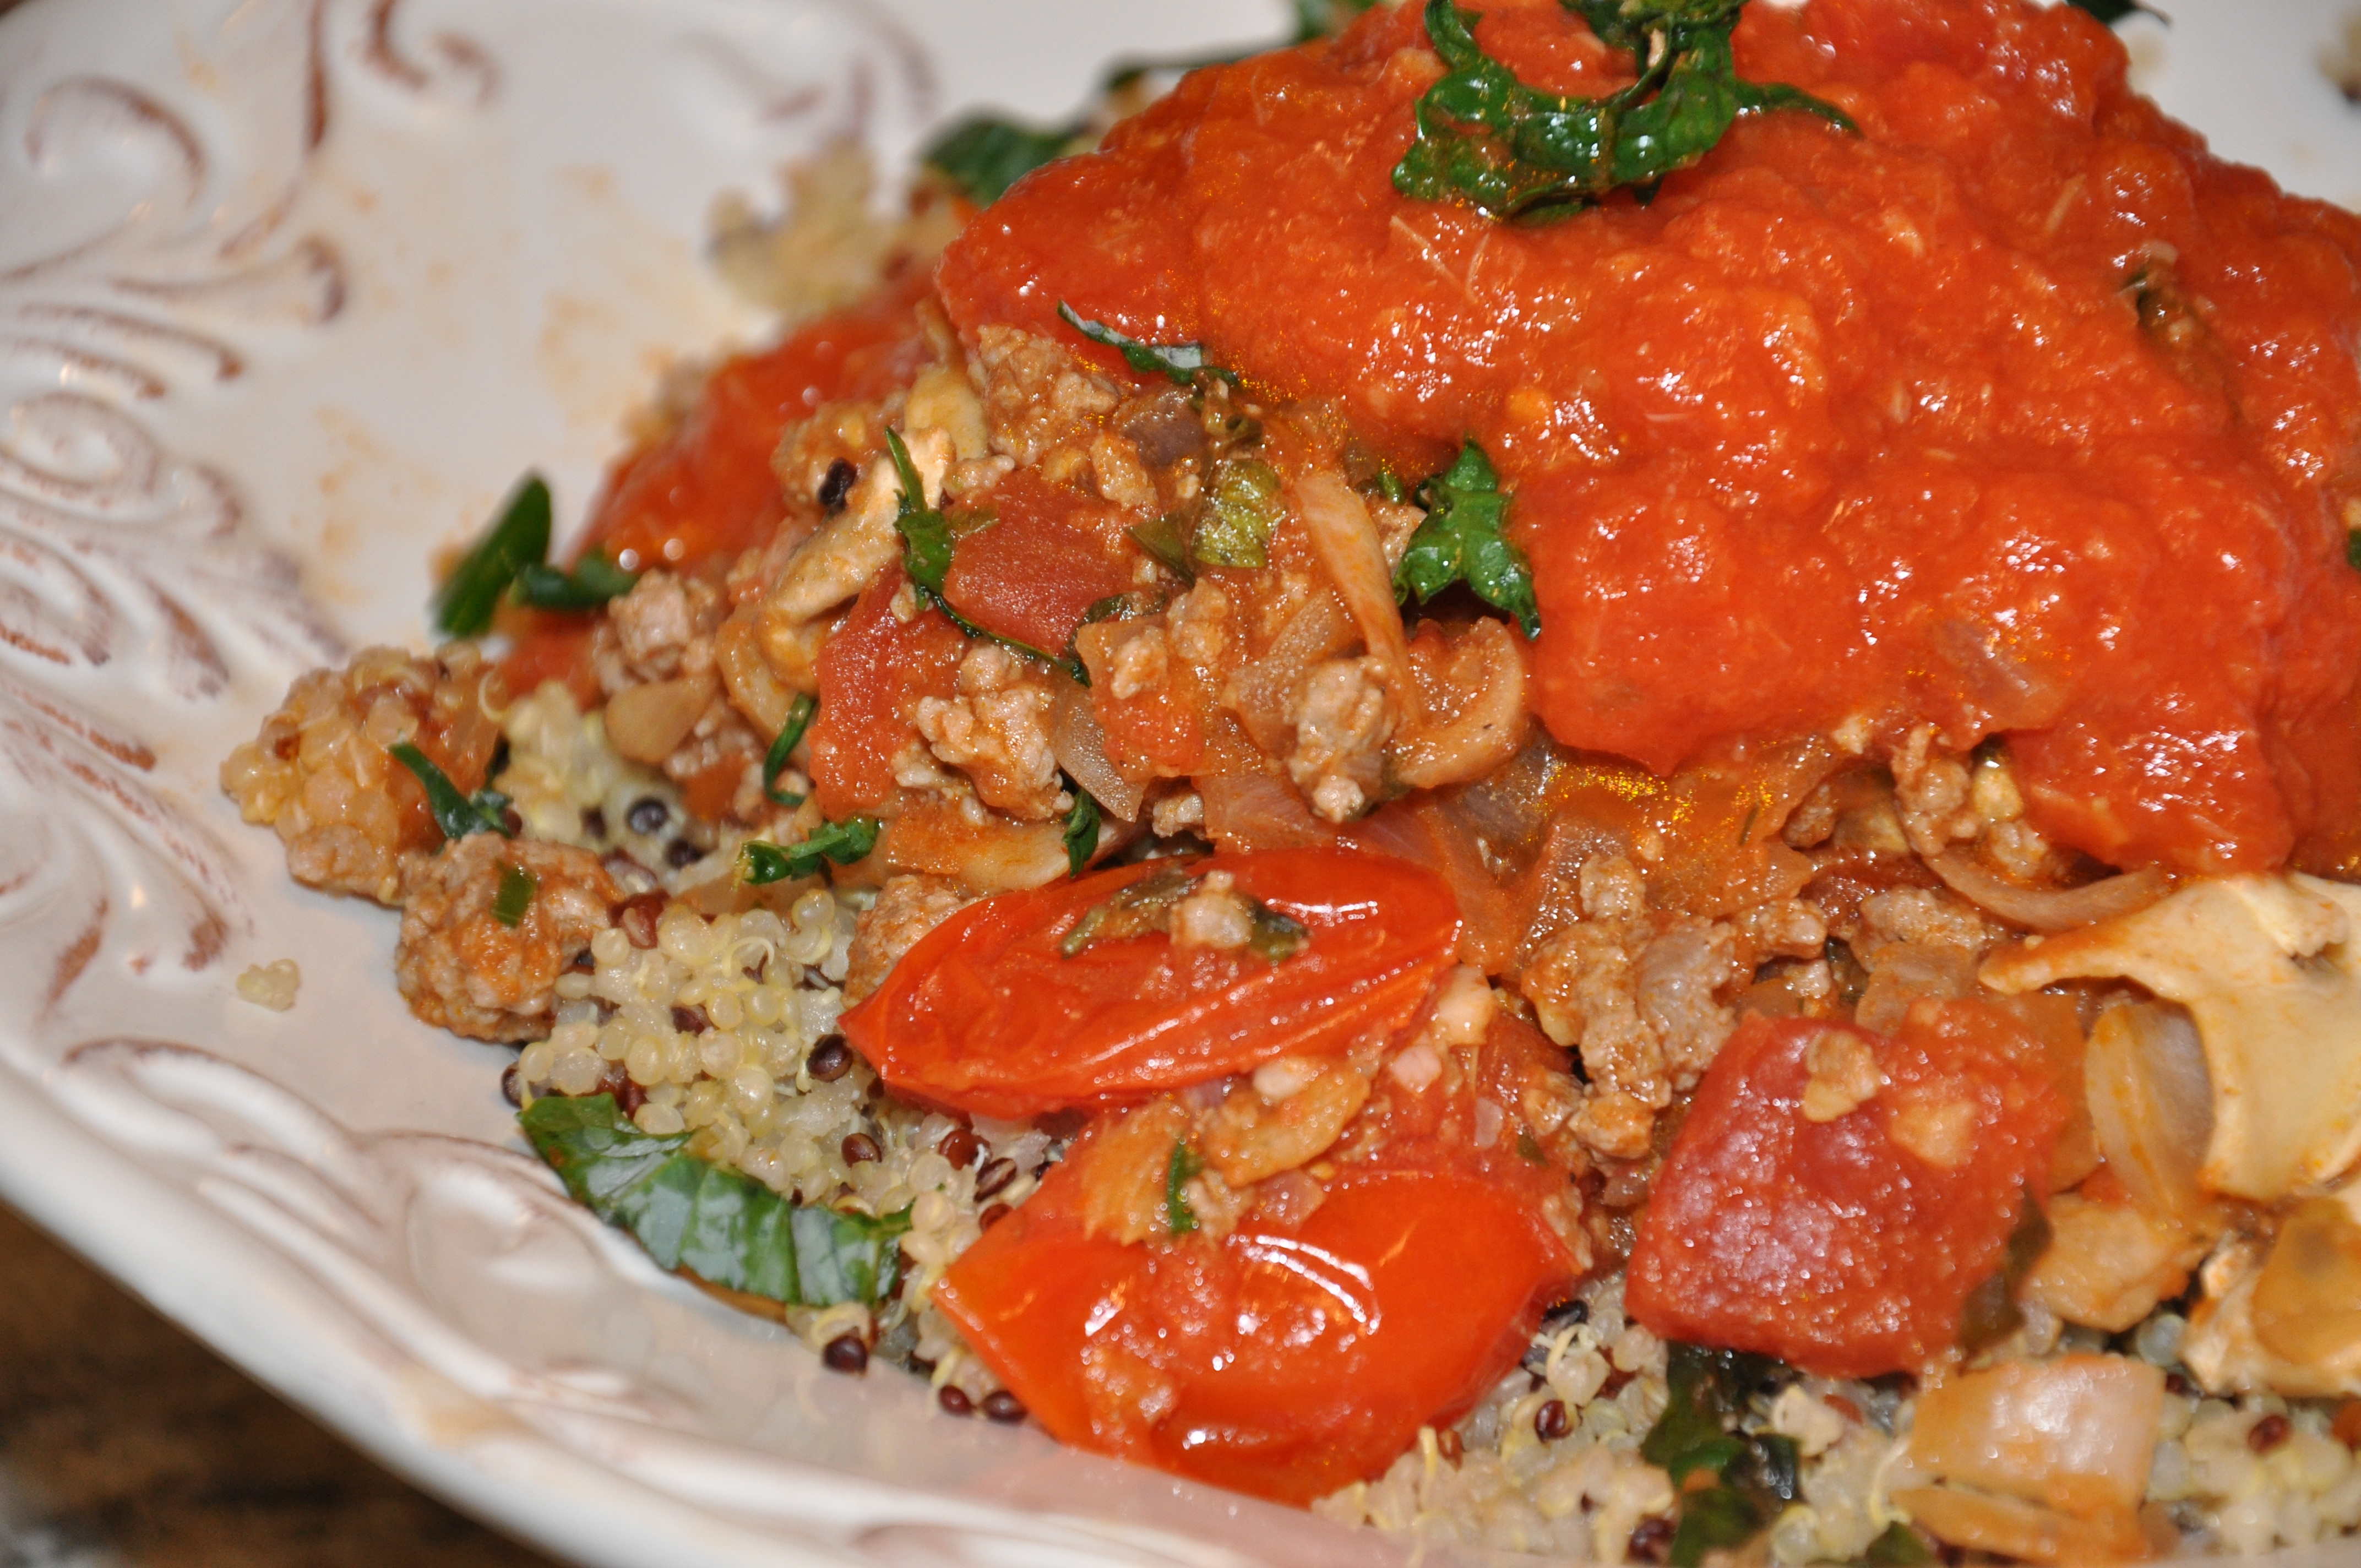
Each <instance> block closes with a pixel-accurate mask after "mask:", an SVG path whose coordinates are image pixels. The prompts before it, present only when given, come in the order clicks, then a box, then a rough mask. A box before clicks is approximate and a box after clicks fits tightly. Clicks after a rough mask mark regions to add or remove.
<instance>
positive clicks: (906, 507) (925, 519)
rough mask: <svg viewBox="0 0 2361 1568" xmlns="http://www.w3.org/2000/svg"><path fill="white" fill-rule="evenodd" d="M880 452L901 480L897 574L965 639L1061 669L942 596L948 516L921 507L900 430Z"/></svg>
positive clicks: (923, 491)
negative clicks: (905, 577)
mask: <svg viewBox="0 0 2361 1568" xmlns="http://www.w3.org/2000/svg"><path fill="white" fill-rule="evenodd" d="M885 450H886V452H887V454H888V455H891V456H892V458H893V460H894V477H895V478H896V479H898V480H899V481H900V482H901V489H900V491H899V493H898V494H897V495H896V497H895V511H894V527H895V530H896V531H897V532H900V534H901V535H902V570H903V571H905V572H906V573H908V574H909V577H910V581H911V583H912V585H913V586H915V587H917V590H918V592H919V594H920V595H921V596H922V598H923V602H925V603H928V604H931V605H933V606H934V607H935V608H936V609H939V610H941V611H942V612H943V613H944V614H945V615H947V616H949V617H950V621H951V624H952V625H954V626H956V627H958V628H959V629H960V630H961V631H962V632H964V633H965V634H966V635H968V636H970V637H973V638H976V639H979V640H988V641H994V642H997V643H999V644H1000V645H1001V646H1002V647H1004V648H1006V649H1008V650H1009V651H1010V652H1016V653H1022V654H1024V655H1025V656H1026V657H1027V658H1028V659H1038V660H1040V661H1041V662H1042V663H1045V664H1059V665H1061V666H1062V665H1063V664H1064V661H1062V660H1059V659H1054V658H1052V657H1050V656H1049V654H1047V653H1044V652H1041V650H1040V649H1038V648H1036V647H1034V646H1033V645H1032V644H1031V643H1029V642H1020V641H1017V640H1016V638H1014V637H1003V636H1002V635H1001V634H1000V633H999V632H997V631H986V630H984V629H983V627H981V626H978V625H977V624H976V623H975V622H973V621H972V620H969V619H968V618H967V617H966V616H964V615H961V613H960V612H959V610H958V609H957V608H956V607H954V606H953V605H952V603H951V601H950V599H948V598H944V597H943V584H944V583H945V582H947V581H949V580H950V575H951V541H952V540H953V539H954V538H955V537H956V536H957V532H959V531H958V530H956V529H955V528H954V526H953V524H952V521H951V520H950V518H949V517H947V516H945V515H944V514H943V513H942V512H941V511H939V510H936V509H935V508H933V507H930V506H928V504H927V487H926V485H925V484H924V482H922V481H921V480H920V479H919V477H918V470H917V466H916V465H915V464H913V463H912V462H911V461H910V448H909V447H908V446H907V445H906V444H904V442H903V440H902V436H901V433H900V432H898V431H893V430H889V431H887V432H886V433H885Z"/></svg>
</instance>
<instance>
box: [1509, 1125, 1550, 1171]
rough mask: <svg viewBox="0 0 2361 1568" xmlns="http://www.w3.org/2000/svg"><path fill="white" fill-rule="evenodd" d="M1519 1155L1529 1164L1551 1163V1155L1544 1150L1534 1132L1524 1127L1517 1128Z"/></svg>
mask: <svg viewBox="0 0 2361 1568" xmlns="http://www.w3.org/2000/svg"><path fill="white" fill-rule="evenodd" d="M1517 1157H1518V1158H1519V1159H1521V1160H1523V1161H1524V1162H1525V1163H1526V1164H1528V1165H1547V1164H1548V1163H1549V1156H1548V1155H1547V1154H1545V1153H1543V1151H1542V1146H1541V1145H1540V1143H1538V1142H1537V1141H1535V1139H1534V1137H1533V1135H1532V1132H1531V1131H1530V1130H1528V1129H1526V1128H1524V1127H1519V1128H1518V1129H1517Z"/></svg>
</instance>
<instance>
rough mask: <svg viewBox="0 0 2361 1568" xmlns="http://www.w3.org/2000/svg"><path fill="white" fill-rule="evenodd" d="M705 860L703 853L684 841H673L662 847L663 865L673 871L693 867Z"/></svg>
mask: <svg viewBox="0 0 2361 1568" xmlns="http://www.w3.org/2000/svg"><path fill="white" fill-rule="evenodd" d="M703 859H705V851H704V850H700V849H698V848H697V846H696V845H694V844H692V843H690V842H689V841H688V840H687V839H674V840H673V841H672V842H671V843H669V844H666V845H665V846H664V864H666V865H668V866H670V867H671V868H672V869H673V870H675V871H680V870H682V869H683V868H685V867H688V866H693V865H695V864H697V861H701V860H703Z"/></svg>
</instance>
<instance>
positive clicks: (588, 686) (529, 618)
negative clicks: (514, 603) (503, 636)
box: [500, 610, 599, 708]
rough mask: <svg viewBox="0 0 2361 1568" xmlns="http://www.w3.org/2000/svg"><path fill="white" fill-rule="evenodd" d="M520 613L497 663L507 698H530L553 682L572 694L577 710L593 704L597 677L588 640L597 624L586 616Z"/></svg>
mask: <svg viewBox="0 0 2361 1568" xmlns="http://www.w3.org/2000/svg"><path fill="white" fill-rule="evenodd" d="M520 613H521V615H522V618H523V620H522V624H521V625H520V626H518V627H517V628H516V630H514V631H513V632H512V633H511V646H510V648H509V654H508V657H507V658H505V659H502V660H501V661H500V679H501V681H502V682H503V683H504V684H505V685H507V686H508V688H509V695H510V696H511V697H526V696H532V695H533V693H535V692H537V691H539V690H540V689H541V688H542V687H543V686H544V685H547V684H548V683H549V682H551V681H556V682H559V683H561V684H562V685H565V687H566V690H568V691H570V692H572V693H573V694H574V702H575V706H576V707H584V708H588V707H591V706H593V705H594V704H596V703H597V702H598V697H599V690H598V674H597V672H596V671H594V670H592V669H591V667H590V638H591V634H592V633H593V632H594V631H596V630H597V629H598V623H597V621H596V620H594V619H593V618H592V617H590V616H588V615H558V614H551V613H548V612H545V611H542V610H525V611H522V612H520Z"/></svg>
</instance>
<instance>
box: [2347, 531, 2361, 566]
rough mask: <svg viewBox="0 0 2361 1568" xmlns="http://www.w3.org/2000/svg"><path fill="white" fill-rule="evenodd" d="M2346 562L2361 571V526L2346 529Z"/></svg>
mask: <svg viewBox="0 0 2361 1568" xmlns="http://www.w3.org/2000/svg"><path fill="white" fill-rule="evenodd" d="M2345 565H2348V566H2350V567H2352V568H2353V569H2354V570H2355V571H2356V572H2361V528H2348V529H2346V530H2345Z"/></svg>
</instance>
